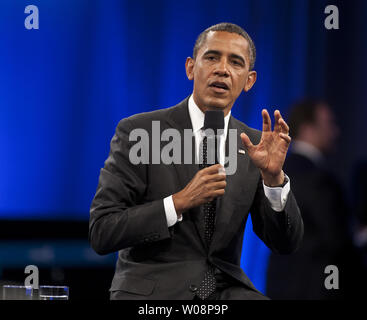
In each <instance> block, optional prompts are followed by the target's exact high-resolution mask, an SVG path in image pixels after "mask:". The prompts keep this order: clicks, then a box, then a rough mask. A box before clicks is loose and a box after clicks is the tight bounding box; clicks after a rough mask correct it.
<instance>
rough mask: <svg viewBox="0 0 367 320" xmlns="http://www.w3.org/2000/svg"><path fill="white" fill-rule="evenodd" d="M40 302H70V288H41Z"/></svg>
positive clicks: (39, 293)
mask: <svg viewBox="0 0 367 320" xmlns="http://www.w3.org/2000/svg"><path fill="white" fill-rule="evenodd" d="M38 300H69V287H66V286H39V289H38Z"/></svg>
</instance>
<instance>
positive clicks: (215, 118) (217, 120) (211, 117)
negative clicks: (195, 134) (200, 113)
mask: <svg viewBox="0 0 367 320" xmlns="http://www.w3.org/2000/svg"><path fill="white" fill-rule="evenodd" d="M206 129H211V130H210V131H209V132H211V131H213V132H212V133H214V136H213V137H208V138H214V139H215V163H219V160H218V138H219V134H218V130H223V129H224V113H223V111H221V110H208V111H206V112H205V119H204V130H206ZM209 145H210V144H209ZM209 145H208V148H209ZM208 151H210V150H208ZM208 153H209V152H208Z"/></svg>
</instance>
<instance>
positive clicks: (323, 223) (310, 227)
mask: <svg viewBox="0 0 367 320" xmlns="http://www.w3.org/2000/svg"><path fill="white" fill-rule="evenodd" d="M288 123H289V127H290V132H291V137H292V139H293V141H292V146H291V149H290V152H289V153H288V155H287V159H286V163H285V170H286V172H287V173H288V174H289V177H290V179H291V185H292V190H294V193H295V195H296V197H297V200H298V201H299V207H300V209H301V214H302V217H303V220H304V226H305V234H304V239H303V244H302V246H301V248H300V249H299V250H298V251H297V252H296V253H295V254H293V255H290V256H288V257H285V256H279V255H274V254H271V255H270V258H269V266H268V272H267V294H268V295H269V297H271V298H273V299H339V298H345V297H346V296H347V295H348V297H350V296H351V295H353V294H354V293H356V292H357V291H356V290H354V289H355V288H353V281H354V280H353V279H352V276H353V274H355V272H356V270H352V268H354V267H356V266H357V265H358V266H359V263H358V262H357V258H356V255H355V250H354V248H353V246H352V240H351V239H352V238H351V234H350V222H351V220H350V218H351V217H350V213H349V210H348V205H347V203H346V194H345V191H344V190H343V188H342V187H341V185H340V184H339V182H338V180H337V179H336V177H335V176H334V175H333V174H332V173H331V172H330V170H329V169H328V167H327V166H328V161H327V159H326V156H327V155H330V154H331V153H333V152H334V151H335V150H336V142H337V138H338V136H339V134H340V130H339V127H338V125H337V124H336V121H335V117H334V114H333V111H332V109H331V108H330V106H329V105H328V104H327V103H326V102H323V101H321V100H311V99H308V100H303V101H300V102H298V103H296V104H295V105H293V106H292V107H291V109H290V113H289V117H288ZM341 154H342V151H341V153H338V155H341ZM328 265H335V266H337V267H338V270H339V289H338V290H333V289H332V290H327V289H326V288H325V284H324V282H325V278H326V277H327V276H328V274H326V273H325V268H326V266H328ZM353 272H354V273H353Z"/></svg>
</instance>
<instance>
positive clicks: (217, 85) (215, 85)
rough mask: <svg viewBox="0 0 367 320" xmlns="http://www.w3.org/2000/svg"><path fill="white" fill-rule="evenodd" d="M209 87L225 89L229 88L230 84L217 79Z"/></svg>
mask: <svg viewBox="0 0 367 320" xmlns="http://www.w3.org/2000/svg"><path fill="white" fill-rule="evenodd" d="M209 87H213V88H218V89H223V90H229V87H228V85H227V84H226V83H225V82H221V81H215V82H213V83H211V84H210V85H209Z"/></svg>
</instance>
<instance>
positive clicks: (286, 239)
mask: <svg viewBox="0 0 367 320" xmlns="http://www.w3.org/2000/svg"><path fill="white" fill-rule="evenodd" d="M254 62H255V47H254V45H253V42H252V40H251V38H250V37H249V36H248V34H247V33H246V32H245V31H244V30H243V29H242V28H240V27H238V26H236V25H233V24H229V23H222V24H219V25H215V26H212V27H211V28H208V29H207V30H205V31H204V32H203V33H201V34H200V36H199V37H198V39H197V41H196V43H195V47H194V54H193V58H188V59H187V61H186V73H187V76H188V78H189V79H190V80H194V90H193V94H192V95H191V96H190V97H189V98H187V99H185V100H184V101H182V102H181V103H179V104H178V105H176V106H174V107H171V108H168V109H162V110H157V111H153V112H149V113H143V114H138V115H134V116H132V117H129V118H127V119H123V120H121V121H120V123H119V124H118V126H117V129H116V133H115V135H114V137H113V138H112V141H111V150H110V154H109V157H108V159H107V160H106V162H105V166H104V168H103V169H102V170H101V173H100V177H99V184H98V187H97V192H96V195H95V197H94V199H93V202H92V205H91V212H90V214H91V215H90V228H89V238H90V242H91V245H92V247H93V248H94V250H95V251H96V252H98V253H99V254H107V253H110V252H114V251H119V256H118V260H117V264H116V271H115V276H114V278H113V281H112V286H111V288H110V291H111V299H193V298H194V299H266V297H265V296H263V295H262V294H261V293H260V292H258V291H257V290H256V289H255V288H254V286H253V284H252V283H251V281H250V280H249V279H248V277H247V276H246V275H245V274H244V272H243V271H242V269H241V267H240V256H241V247H242V240H243V233H244V228H245V225H246V220H247V217H248V214H249V212H250V211H251V214H252V221H253V228H254V230H255V232H256V233H257V235H258V236H259V237H260V238H261V239H262V240H263V241H264V242H265V243H266V244H267V245H268V246H269V247H270V248H271V249H272V250H274V251H276V252H279V253H290V252H293V251H294V250H295V249H296V248H297V247H298V246H299V244H300V242H301V239H302V235H303V223H302V219H301V216H300V212H299V209H298V207H297V203H296V200H295V198H294V197H293V194H292V192H291V191H290V183H289V179H288V178H287V177H286V176H285V174H284V172H283V170H282V166H283V162H284V159H285V156H286V152H287V149H288V146H289V143H290V137H289V136H288V131H289V128H288V126H287V124H286V123H285V121H284V120H283V119H282V117H281V115H280V112H279V111H276V112H275V125H274V130H273V131H272V128H271V120H270V116H269V114H268V113H267V111H266V110H263V112H262V116H263V132H262V134H261V132H259V131H257V130H254V129H251V128H249V127H247V126H246V125H245V124H243V123H242V122H240V121H238V120H236V119H235V118H233V117H232V116H231V113H230V110H231V108H232V106H233V104H234V102H235V100H236V99H237V97H238V96H239V95H240V93H241V92H242V91H248V90H250V89H251V87H252V86H253V84H254V83H255V81H256V72H255V71H254V70H253V66H254ZM211 110H222V111H223V115H224V130H223V132H222V135H221V138H220V143H219V144H218V145H219V147H218V148H219V149H218V150H220V151H219V161H218V162H219V164H214V165H211V166H208V167H206V168H204V169H201V170H199V165H198V163H197V161H194V160H195V159H197V158H198V154H200V150H201V149H200V148H199V147H200V146H201V147H202V146H203V141H204V140H205V139H206V138H205V137H203V130H202V128H203V124H204V118H205V112H207V111H211ZM153 122H154V123H153ZM157 123H158V124H159V132H158V136H160V134H161V133H163V132H164V131H165V130H167V129H168V130H173V129H175V130H177V132H179V134H180V137H181V140H179V141H177V140H176V141H174V143H176V145H180V147H179V148H180V150H181V151H182V152H181V155H182V157H185V154H186V155H187V151H188V149H187V148H186V147H187V143H188V142H187V139H185V138H187V135H186V137H185V130H187V129H190V132H192V135H191V136H190V142H192V148H189V150H192V151H193V153H192V158H190V159H189V160H193V163H191V164H190V163H188V161H187V158H185V161H182V162H180V163H177V162H176V163H173V165H167V164H162V163H160V161H158V162H157V159H154V155H153V153H154V152H156V151H157V150H156V149H157V146H156V145H154V141H153V140H154V135H157V133H156V132H154V131H155V129H154V128H153V127H154V124H157ZM134 129H139V130H142V131H143V132H146V136H147V137H149V142H150V143H149V145H148V146H146V145H145V147H144V146H143V147H142V148H141V150H140V151H141V154H140V156H141V157H142V158H144V157H146V155H148V158H149V161H147V162H144V161H142V162H143V163H139V164H136V163H135V161H131V152H129V150H130V151H131V150H132V149H134V148H135V147H136V142H134V141H131V140H132V139H129V138H131V134H132V132H133V130H134ZM230 130H232V132H233V130H235V132H236V134H235V141H236V145H235V146H236V148H235V152H232V153H230V151H229V150H230V147H229V146H230V145H231V142H233V141H234V140H233V139H232V140H231V141H229V140H230V139H229V138H228V139H227V134H228V132H229V131H230ZM166 132H167V131H166ZM204 135H205V134H204ZM236 139H237V140H236ZM162 140H163V139H161V141H160V144H158V148H159V147H160V150H162V149H163V148H164V147H167V145H168V144H169V143H172V142H167V141H162ZM185 143H186V145H185ZM254 144H256V145H254ZM152 145H154V146H152ZM243 146H245V148H246V150H244V149H243ZM198 150H199V151H198ZM201 151H202V150H201ZM185 152H186V153H185ZM225 152H226V154H229V153H230V154H229V158H230V159H235V160H236V161H235V162H236V164H237V168H236V170H235V172H234V174H231V175H226V174H225V170H224V167H225V166H226V163H225V161H224V159H225V157H224V154H225ZM158 160H159V159H158ZM134 163H135V164H134ZM228 167H229V166H226V170H227V169H228ZM208 203H215V204H214V209H205V210H204V208H208V206H207V205H208ZM212 208H213V207H212ZM213 210H214V212H215V216H214V218H213V219H214V221H215V226H214V233H213V234H212V235H211V236H210V240H207V234H208V229H210V228H213V227H210V228H209V227H208V226H207V224H206V221H207V220H205V219H206V214H207V211H210V212H211V213H212V212H213ZM204 211H205V213H204Z"/></svg>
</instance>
